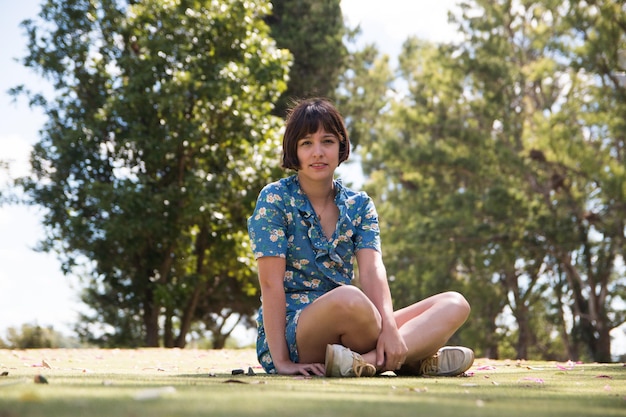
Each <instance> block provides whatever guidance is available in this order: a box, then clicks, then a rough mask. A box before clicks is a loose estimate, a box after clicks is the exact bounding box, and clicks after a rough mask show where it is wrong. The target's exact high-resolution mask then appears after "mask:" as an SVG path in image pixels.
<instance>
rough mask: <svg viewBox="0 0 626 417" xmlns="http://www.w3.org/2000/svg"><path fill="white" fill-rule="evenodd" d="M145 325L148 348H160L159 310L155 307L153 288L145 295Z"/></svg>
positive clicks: (148, 289)
mask: <svg viewBox="0 0 626 417" xmlns="http://www.w3.org/2000/svg"><path fill="white" fill-rule="evenodd" d="M143 324H144V327H145V330H146V347H159V308H158V306H156V305H154V292H153V291H152V288H147V289H146V291H145V294H144V303H143Z"/></svg>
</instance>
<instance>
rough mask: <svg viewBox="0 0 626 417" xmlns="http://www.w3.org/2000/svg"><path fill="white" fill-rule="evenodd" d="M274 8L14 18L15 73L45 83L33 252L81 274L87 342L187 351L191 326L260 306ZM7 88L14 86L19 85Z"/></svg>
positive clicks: (272, 129) (83, 7) (273, 164)
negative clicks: (252, 233)
mask: <svg viewBox="0 0 626 417" xmlns="http://www.w3.org/2000/svg"><path fill="white" fill-rule="evenodd" d="M269 11H270V5H269V2H266V1H258V2H239V1H234V0H233V1H230V0H224V1H219V2H215V1H190V0H179V1H165V0H149V1H143V2H130V1H129V2H118V1H114V2H111V1H99V2H91V1H82V0H72V1H58V0H50V1H48V2H47V3H46V4H44V5H43V7H42V11H41V14H40V18H41V20H40V21H39V22H31V21H27V22H25V23H24V26H25V28H26V29H27V31H28V34H29V48H28V49H29V54H28V56H27V57H26V58H25V59H24V61H23V62H24V64H25V65H26V66H28V67H32V68H34V69H36V70H38V71H39V72H40V73H41V74H42V75H43V76H45V77H47V78H49V79H50V80H51V81H52V82H53V84H54V86H55V97H54V98H53V99H52V100H46V99H45V98H44V97H41V96H40V95H37V94H33V93H30V92H26V93H27V94H28V95H29V97H30V98H31V102H32V104H33V105H40V106H41V107H43V109H44V110H45V112H46V114H47V116H48V122H47V124H46V126H45V128H44V130H43V134H42V138H41V140H40V141H39V142H38V143H37V144H36V145H35V148H34V152H33V155H32V168H33V172H34V176H33V177H32V178H23V179H22V180H21V184H22V185H23V187H24V189H25V190H26V192H27V194H28V196H29V199H30V202H31V203H33V204H38V205H40V206H42V207H44V208H45V209H46V210H47V213H46V215H45V219H44V224H45V226H46V230H47V233H48V235H47V238H46V240H45V241H44V242H42V249H44V250H47V251H56V252H57V253H59V256H60V258H61V260H62V262H63V268H64V271H65V272H73V273H76V274H82V275H83V276H84V282H85V291H84V294H83V300H84V301H85V302H86V303H87V304H88V305H89V306H90V307H91V308H92V312H90V313H88V314H86V315H84V316H83V318H82V319H83V320H82V322H81V324H80V328H79V333H80V334H81V336H82V337H83V338H84V339H86V340H89V341H91V342H94V343H99V344H101V345H103V346H158V345H164V346H168V347H171V346H184V345H185V343H186V336H187V333H188V332H189V330H190V328H191V325H192V323H194V322H198V321H204V322H207V323H212V322H213V321H214V320H216V319H217V317H219V316H220V314H222V310H223V303H219V302H217V303H209V300H211V301H213V300H224V301H226V300H229V301H232V302H233V303H232V305H233V306H234V307H233V308H236V310H237V312H239V313H241V314H242V315H249V314H251V313H252V311H253V310H252V307H251V305H253V304H256V303H258V294H256V287H255V281H256V279H255V274H254V271H253V270H252V269H251V267H250V266H251V260H250V251H246V250H245V248H246V244H247V243H246V242H247V237H246V236H247V235H246V233H245V224H246V222H245V219H246V216H247V215H248V214H249V213H250V212H251V211H252V207H253V204H254V200H255V197H256V195H257V193H258V191H259V189H260V188H261V186H262V185H263V184H265V183H266V182H267V181H268V180H269V179H270V178H273V177H274V176H275V175H276V172H277V171H276V170H277V160H278V158H276V152H277V149H278V148H279V141H278V140H279V133H280V132H279V130H280V128H281V121H280V120H279V119H278V118H275V117H273V116H271V112H272V110H273V106H272V103H273V102H275V101H276V100H277V99H278V97H279V96H280V94H281V93H282V92H283V91H284V90H285V88H286V82H287V71H288V65H289V63H290V56H289V53H288V52H287V51H284V50H281V49H278V48H277V47H276V45H275V43H274V41H273V40H272V39H271V38H270V36H269V29H268V27H267V26H266V24H265V23H264V22H263V17H264V16H266V15H267V14H268V13H269ZM15 92H16V93H19V92H20V90H19V89H16V90H15Z"/></svg>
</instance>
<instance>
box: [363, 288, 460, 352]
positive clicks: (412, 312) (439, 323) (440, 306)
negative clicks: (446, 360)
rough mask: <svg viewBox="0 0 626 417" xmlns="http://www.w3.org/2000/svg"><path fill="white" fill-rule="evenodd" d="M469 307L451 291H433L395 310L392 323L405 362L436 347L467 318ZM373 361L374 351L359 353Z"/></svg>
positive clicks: (445, 340)
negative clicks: (401, 340)
mask: <svg viewBox="0 0 626 417" xmlns="http://www.w3.org/2000/svg"><path fill="white" fill-rule="evenodd" d="M469 313H470V306H469V304H468V302H467V301H466V300H465V298H464V297H463V296H462V295H461V294H459V293H457V292H453V291H449V292H445V293H441V294H436V295H433V296H431V297H428V298H425V299H424V300H422V301H419V302H417V303H415V304H412V305H410V306H408V307H405V308H403V309H400V310H398V311H396V312H395V318H396V324H397V326H398V329H399V330H400V334H401V335H402V337H403V338H404V343H405V344H406V346H407V348H408V352H407V357H406V360H405V363H407V364H410V363H414V362H418V361H420V360H422V359H425V358H428V357H430V356H432V355H434V354H435V353H437V351H438V350H439V348H441V347H442V346H444V345H445V344H446V342H447V341H448V340H449V339H450V337H452V335H453V334H454V332H456V331H457V330H458V329H459V327H461V325H462V324H463V323H464V322H465V320H467V317H468V316H469ZM363 359H364V360H365V361H367V362H368V363H371V364H375V363H376V362H375V361H376V351H375V350H374V351H371V352H368V353H365V354H363Z"/></svg>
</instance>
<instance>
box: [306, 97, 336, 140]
mask: <svg viewBox="0 0 626 417" xmlns="http://www.w3.org/2000/svg"><path fill="white" fill-rule="evenodd" d="M298 127H299V129H297V131H296V132H295V133H296V138H295V139H302V138H303V137H305V136H307V135H312V134H314V133H317V132H318V131H319V130H320V128H323V129H324V131H325V132H326V133H332V134H333V135H335V136H337V139H339V140H340V141H341V142H343V141H344V140H345V137H344V135H343V134H342V131H343V128H342V127H343V124H342V123H341V121H340V120H338V119H337V117H336V116H335V115H334V114H333V113H331V112H329V111H328V109H327V108H326V107H325V106H322V105H320V104H318V103H311V104H310V105H308V106H306V108H305V109H304V111H303V114H302V117H301V119H300V123H299V126H298Z"/></svg>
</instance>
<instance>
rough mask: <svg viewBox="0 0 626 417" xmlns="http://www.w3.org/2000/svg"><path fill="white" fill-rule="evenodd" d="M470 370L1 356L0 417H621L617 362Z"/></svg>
mask: <svg viewBox="0 0 626 417" xmlns="http://www.w3.org/2000/svg"><path fill="white" fill-rule="evenodd" d="M250 368H251V369H252V371H253V373H254V374H255V375H252V376H250V375H247V373H248V371H249V369H250ZM233 369H242V370H243V371H244V374H243V375H235V376H233V375H232V370H233ZM468 374H469V376H467V377H456V378H424V377H416V378H398V377H396V376H394V375H393V374H389V375H383V376H380V377H376V378H363V379H356V378H345V379H339V378H303V377H287V376H268V375H266V374H264V373H263V371H262V369H261V368H260V367H259V366H258V364H257V362H256V358H255V354H254V351H252V350H249V349H245V350H224V351H214V350H178V349H174V350H166V349H138V350H116V349H111V350H103V349H58V350H52V349H51V350H48V349H43V350H0V375H1V376H0V417H39V416H41V417H44V416H45V417H64V416H89V417H99V416H115V417H144V416H145V417H160V416H164V417H165V416H168V417H170V416H171V417H175V416H181V417H183V416H228V417H236V416H264V417H265V416H266V417H281V416H298V417H301V416H316V417H319V416H342V417H345V416H358V417H370V416H371V417H374V416H376V417H386V416H403V415H407V416H409V415H410V416H418V415H424V416H455V417H460V416H497V417H517V416H520V417H521V416H524V417H528V416H533V417H534V416H550V417H554V416H568V417H579V416H598V417H610V416H622V417H623V416H626V367H625V366H623V364H573V363H555V362H521V363H517V362H515V361H491V360H487V359H477V360H476V362H475V363H474V366H473V367H472V368H471V369H470V371H469V373H468ZM40 376H41V377H43V378H44V379H45V381H44V380H43V379H41V378H40ZM36 380H39V382H35V381H36ZM46 382H47V383H46Z"/></svg>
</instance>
